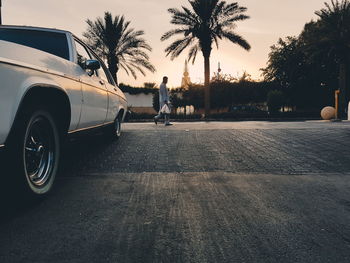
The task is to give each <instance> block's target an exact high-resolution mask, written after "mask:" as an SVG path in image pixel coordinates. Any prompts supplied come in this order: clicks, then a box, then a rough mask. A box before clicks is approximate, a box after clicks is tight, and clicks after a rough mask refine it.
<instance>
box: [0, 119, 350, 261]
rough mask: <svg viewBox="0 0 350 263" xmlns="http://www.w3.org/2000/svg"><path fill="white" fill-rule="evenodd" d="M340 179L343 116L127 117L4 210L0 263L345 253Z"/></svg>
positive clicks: (344, 171) (344, 155)
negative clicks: (28, 200)
mask: <svg viewBox="0 0 350 263" xmlns="http://www.w3.org/2000/svg"><path fill="white" fill-rule="evenodd" d="M349 176H350V125H349V123H347V122H344V123H328V122H295V123H269V122H241V123H230V122H227V123H176V125H174V126H172V127H163V126H155V125H154V124H150V123H147V124H126V125H125V126H124V134H123V135H122V137H121V139H120V140H119V141H118V142H114V143H109V142H106V141H105V140H103V138H101V137H100V136H95V137H91V138H88V139H84V140H79V141H76V142H72V143H71V144H70V145H69V146H68V148H67V149H66V151H65V154H64V159H63V163H62V166H61V171H60V175H59V178H58V181H57V182H58V183H57V185H56V187H55V189H54V191H53V192H52V194H51V195H50V196H49V197H48V198H47V199H45V200H43V201H41V202H39V203H35V204H32V205H31V206H30V207H26V208H23V207H22V208H18V209H2V211H3V213H2V215H1V218H2V220H1V222H0V262H349V261H350V238H349V236H350V224H349V222H350V180H349V178H350V177H349ZM3 201H5V203H7V204H8V203H9V202H6V201H8V200H3ZM2 207H5V204H3V206H2Z"/></svg>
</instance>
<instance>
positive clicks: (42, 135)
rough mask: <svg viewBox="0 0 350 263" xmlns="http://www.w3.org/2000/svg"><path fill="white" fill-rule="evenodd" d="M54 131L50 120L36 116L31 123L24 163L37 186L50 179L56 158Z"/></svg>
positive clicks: (27, 173)
mask: <svg viewBox="0 0 350 263" xmlns="http://www.w3.org/2000/svg"><path fill="white" fill-rule="evenodd" d="M55 147H56V145H55V140H54V132H53V129H52V126H51V124H50V122H49V121H48V120H47V119H45V118H43V117H38V118H36V119H35V120H34V121H33V122H32V123H31V125H30V127H29V129H28V132H27V137H26V140H25V148H24V164H25V170H26V175H27V177H28V179H29V181H30V182H31V183H32V184H33V185H34V186H37V187H40V186H44V185H45V184H46V182H47V181H48V180H49V178H50V176H51V174H52V169H53V166H54V160H55Z"/></svg>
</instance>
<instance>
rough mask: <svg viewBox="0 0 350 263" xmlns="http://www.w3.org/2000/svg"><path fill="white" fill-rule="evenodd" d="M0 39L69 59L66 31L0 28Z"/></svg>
mask: <svg viewBox="0 0 350 263" xmlns="http://www.w3.org/2000/svg"><path fill="white" fill-rule="evenodd" d="M0 40H4V41H8V42H12V43H16V44H19V45H23V46H27V47H31V48H35V49H39V50H41V51H44V52H47V53H50V54H52V55H55V56H58V57H61V58H64V59H67V60H69V47H68V41H67V36H66V34H64V33H59V32H50V31H41V30H35V29H13V28H0Z"/></svg>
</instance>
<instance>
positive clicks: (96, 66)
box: [85, 59, 101, 71]
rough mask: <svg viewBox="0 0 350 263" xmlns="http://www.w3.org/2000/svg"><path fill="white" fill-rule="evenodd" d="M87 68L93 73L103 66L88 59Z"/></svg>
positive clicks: (96, 61)
mask: <svg viewBox="0 0 350 263" xmlns="http://www.w3.org/2000/svg"><path fill="white" fill-rule="evenodd" d="M85 68H86V69H89V70H91V71H95V70H98V69H99V68H101V64H100V62H99V61H98V60H94V59H88V60H86V62H85Z"/></svg>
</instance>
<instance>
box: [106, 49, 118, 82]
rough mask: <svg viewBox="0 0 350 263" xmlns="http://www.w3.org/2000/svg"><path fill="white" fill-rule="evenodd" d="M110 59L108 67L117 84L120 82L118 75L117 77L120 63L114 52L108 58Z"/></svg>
mask: <svg viewBox="0 0 350 263" xmlns="http://www.w3.org/2000/svg"><path fill="white" fill-rule="evenodd" d="M107 60H108V69H109V72H110V73H111V75H112V77H113V79H114V81H115V83H116V84H118V77H117V72H118V65H117V59H116V58H115V55H114V54H111V55H109V56H108V58H107Z"/></svg>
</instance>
